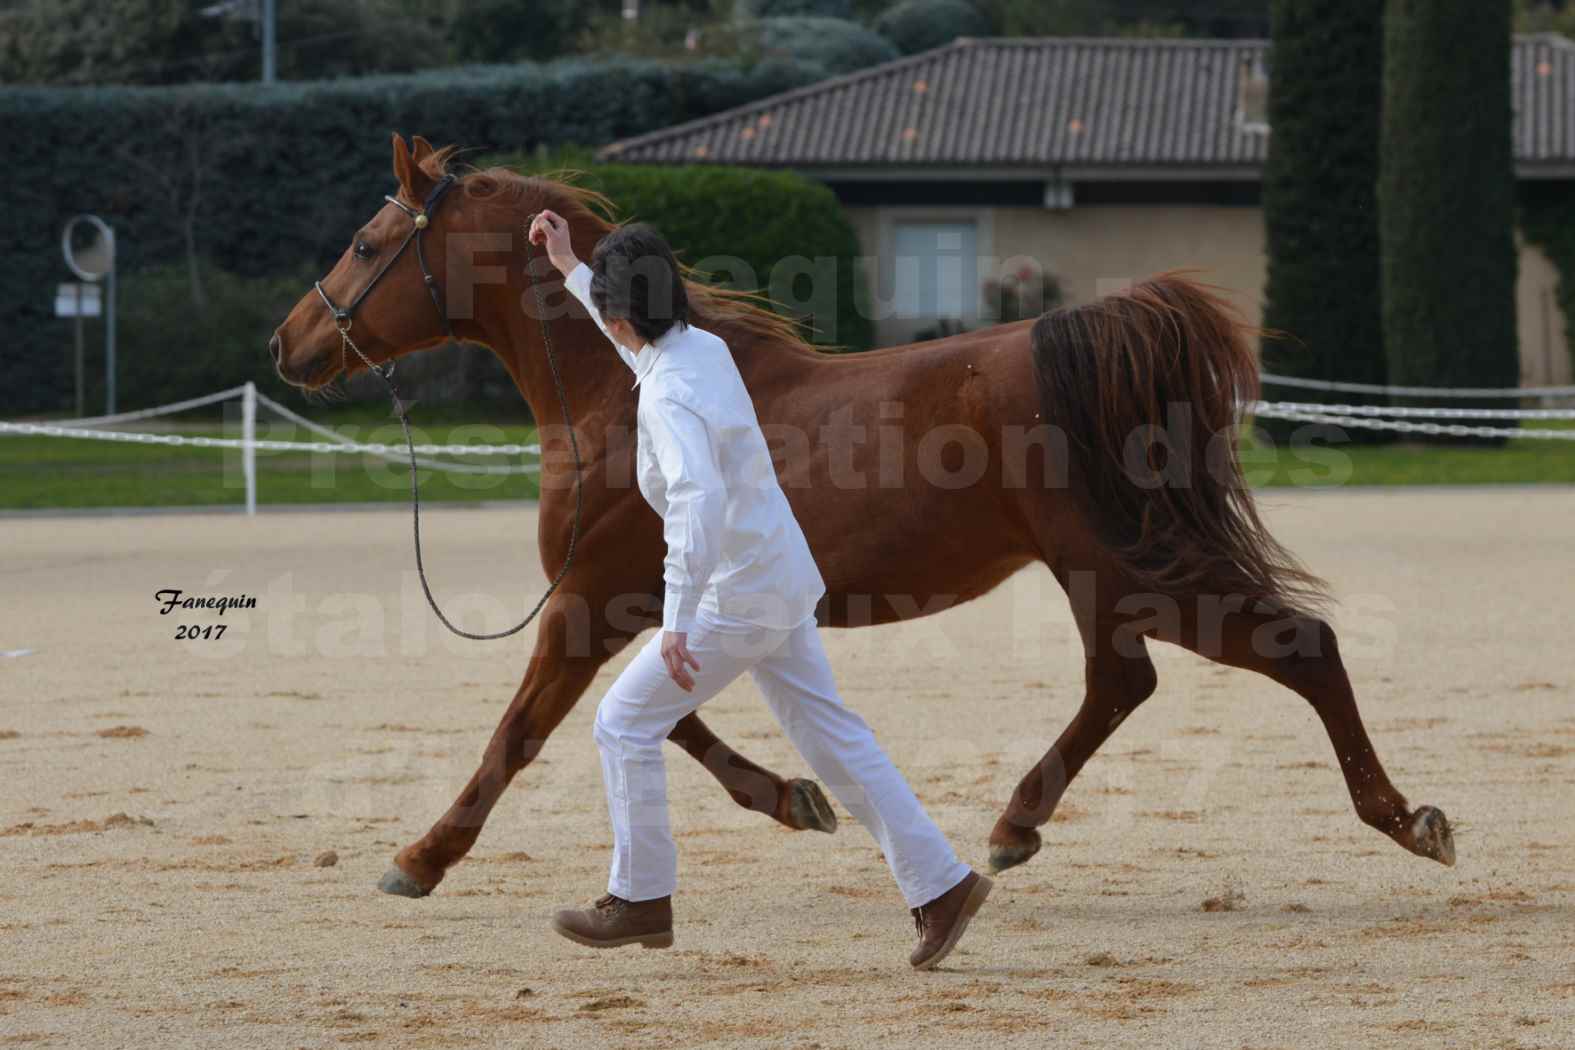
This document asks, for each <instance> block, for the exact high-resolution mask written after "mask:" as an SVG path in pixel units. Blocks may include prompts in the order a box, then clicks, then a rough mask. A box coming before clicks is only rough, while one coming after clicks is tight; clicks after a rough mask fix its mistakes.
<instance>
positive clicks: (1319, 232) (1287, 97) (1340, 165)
mask: <svg viewBox="0 0 1575 1050" xmlns="http://www.w3.org/2000/svg"><path fill="white" fill-rule="evenodd" d="M1272 61H1273V76H1272V77H1271V78H1270V81H1269V125H1270V127H1271V128H1272V129H1273V133H1272V134H1271V136H1270V138H1269V155H1268V162H1267V164H1266V165H1265V168H1264V174H1263V207H1264V223H1265V230H1266V233H1267V250H1268V257H1269V259H1268V282H1267V287H1266V289H1265V297H1266V300H1267V301H1266V304H1265V309H1264V322H1263V323H1264V326H1265V327H1266V328H1268V329H1270V330H1271V333H1273V334H1271V336H1270V338H1268V339H1267V340H1265V342H1264V346H1263V361H1264V366H1265V369H1266V370H1268V371H1273V372H1278V373H1282V374H1288V375H1295V376H1303V377H1307V378H1315V379H1323V380H1340V381H1344V382H1356V383H1378V384H1381V383H1384V382H1386V381H1387V378H1388V371H1387V369H1386V367H1385V364H1384V349H1383V320H1382V312H1383V305H1382V290H1381V278H1380V267H1379V239H1378V188H1377V183H1378V137H1379V132H1378V125H1379V108H1380V105H1381V102H1382V91H1383V11H1382V9H1381V8H1380V7H1379V6H1378V5H1375V4H1374V3H1373V2H1372V0H1275V3H1274V36H1273V59H1272ZM1271 393H1273V394H1275V395H1281V394H1283V391H1278V390H1275V391H1271ZM1295 394H1296V399H1297V400H1305V401H1311V400H1319V399H1320V395H1319V394H1318V393H1317V392H1316V391H1302V390H1297V391H1295ZM1323 399H1324V400H1351V397H1350V395H1345V394H1342V395H1338V396H1335V397H1331V398H1323ZM1358 400H1363V401H1364V403H1382V400H1381V399H1358ZM1293 428H1294V425H1292V426H1289V427H1286V426H1280V425H1277V424H1276V425H1274V426H1272V427H1271V429H1274V430H1280V431H1285V430H1289V429H1293ZM1351 436H1352V437H1356V438H1361V439H1367V440H1372V439H1382V438H1383V437H1384V435H1383V433H1382V432H1381V431H1372V430H1353V431H1351Z"/></svg>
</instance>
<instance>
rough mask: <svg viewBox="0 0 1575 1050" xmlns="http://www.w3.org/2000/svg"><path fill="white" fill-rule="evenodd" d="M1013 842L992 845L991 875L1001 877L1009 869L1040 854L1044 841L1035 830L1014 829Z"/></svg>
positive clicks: (993, 843)
mask: <svg viewBox="0 0 1575 1050" xmlns="http://www.w3.org/2000/svg"><path fill="white" fill-rule="evenodd" d="M1013 835H1015V836H1016V841H1013V842H992V843H990V874H992V875H999V874H1000V873H1001V872H1003V871H1005V870H1006V869H1007V868H1015V867H1017V866H1018V865H1019V864H1021V863H1023V862H1024V861H1026V860H1028V859H1029V858H1030V857H1032V856H1033V855H1034V854H1035V853H1038V852H1039V847H1040V845H1041V844H1042V840H1041V839H1040V838H1039V832H1038V831H1036V830H1034V829H1033V828H1014V829H1013Z"/></svg>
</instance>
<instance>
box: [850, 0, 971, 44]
mask: <svg viewBox="0 0 1575 1050" xmlns="http://www.w3.org/2000/svg"><path fill="white" fill-rule="evenodd" d="M875 30H876V32H878V33H880V34H881V35H882V36H884V37H886V38H887V39H888V40H890V41H891V42H892V43H894V44H896V45H897V50H899V51H901V52H902V53H903V54H905V55H913V54H917V53H919V52H920V51H928V50H930V49H931V48H935V47H943V46H945V45H946V44H949V43H951V42H952V41H953V40H956V39H957V38H958V37H960V36H991V35H993V27H992V25H991V24H990V19H989V17H988V16H987V15H985V14H984V12H982V11H980V10H979V9H978V8H977V7H975V6H974V5H973V4H971V3H968V2H967V0H904V2H903V3H900V4H898V5H897V6H895V7H893V8H891V9H889V10H887V11H886V12H885V13H884V14H882V15H881V16H880V18H878V19H876V21H875Z"/></svg>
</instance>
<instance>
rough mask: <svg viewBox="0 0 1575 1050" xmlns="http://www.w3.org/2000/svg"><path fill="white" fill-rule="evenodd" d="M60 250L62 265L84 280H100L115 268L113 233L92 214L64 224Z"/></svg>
mask: <svg viewBox="0 0 1575 1050" xmlns="http://www.w3.org/2000/svg"><path fill="white" fill-rule="evenodd" d="M60 247H61V250H62V251H63V252H64V253H65V256H66V265H67V266H69V267H71V272H72V273H74V274H76V275H77V276H78V277H80V278H82V279H83V280H84V281H98V280H101V279H103V278H104V277H105V276H106V275H107V274H108V273H109V272H110V271H111V270H113V269H114V268H115V231H114V230H112V229H110V228H109V224H108V223H106V222H105V221H104V220H103V219H100V218H99V217H98V216H96V215H78V216H77V217H76V218H74V219H72V220H71V221H70V222H68V223H66V232H65V233H64V234H63V235H62V236H61V239H60Z"/></svg>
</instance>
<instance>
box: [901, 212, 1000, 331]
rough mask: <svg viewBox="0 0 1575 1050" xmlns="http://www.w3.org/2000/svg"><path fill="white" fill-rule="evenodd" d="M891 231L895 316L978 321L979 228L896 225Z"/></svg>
mask: <svg viewBox="0 0 1575 1050" xmlns="http://www.w3.org/2000/svg"><path fill="white" fill-rule="evenodd" d="M891 231H892V237H891V242H892V243H891V247H892V307H893V314H894V316H896V317H899V318H905V319H916V318H937V317H956V318H974V317H977V316H978V314H979V232H978V227H977V225H976V224H975V223H973V222H898V223H894V224H893V225H892V228H891Z"/></svg>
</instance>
